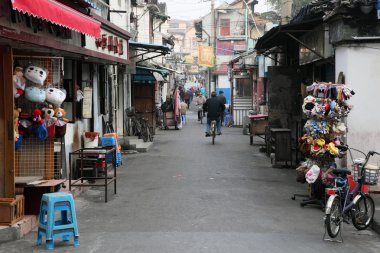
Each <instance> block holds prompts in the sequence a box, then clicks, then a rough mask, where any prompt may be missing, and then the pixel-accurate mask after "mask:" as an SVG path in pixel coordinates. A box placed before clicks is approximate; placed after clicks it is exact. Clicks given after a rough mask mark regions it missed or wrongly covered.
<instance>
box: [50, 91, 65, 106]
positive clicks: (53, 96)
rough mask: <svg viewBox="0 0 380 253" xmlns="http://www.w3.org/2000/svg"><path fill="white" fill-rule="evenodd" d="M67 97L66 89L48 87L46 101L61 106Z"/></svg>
mask: <svg viewBox="0 0 380 253" xmlns="http://www.w3.org/2000/svg"><path fill="white" fill-rule="evenodd" d="M65 99H66V90H64V89H57V88H50V87H49V88H47V89H46V101H47V102H49V103H51V104H53V105H55V106H56V107H60V106H61V104H62V103H63V101H65Z"/></svg>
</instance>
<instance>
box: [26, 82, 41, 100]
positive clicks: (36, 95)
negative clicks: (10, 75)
mask: <svg viewBox="0 0 380 253" xmlns="http://www.w3.org/2000/svg"><path fill="white" fill-rule="evenodd" d="M25 98H26V99H28V100H29V101H30V102H34V103H43V102H45V99H46V92H45V90H44V89H41V88H38V87H35V86H28V87H27V88H26V89H25Z"/></svg>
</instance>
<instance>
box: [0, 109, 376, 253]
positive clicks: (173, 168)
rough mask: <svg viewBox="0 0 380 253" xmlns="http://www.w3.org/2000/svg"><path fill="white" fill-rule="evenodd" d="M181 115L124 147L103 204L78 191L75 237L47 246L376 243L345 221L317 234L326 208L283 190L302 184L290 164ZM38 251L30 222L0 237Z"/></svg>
mask: <svg viewBox="0 0 380 253" xmlns="http://www.w3.org/2000/svg"><path fill="white" fill-rule="evenodd" d="M187 117H188V118H187V120H188V122H187V125H186V126H184V128H183V129H182V130H179V131H176V130H168V131H159V132H158V134H157V135H156V137H155V140H154V141H155V143H154V147H153V148H152V149H151V150H149V152H148V153H139V154H131V155H124V163H123V166H122V167H121V168H119V169H118V194H117V195H115V196H114V195H113V194H112V193H111V192H110V193H109V202H108V203H104V194H103V191H102V190H101V188H100V189H96V190H94V189H90V190H88V191H87V192H85V193H84V194H82V195H81V196H79V197H77V198H76V201H75V202H76V205H77V216H78V222H79V232H80V244H81V245H80V246H79V247H78V248H74V247H73V246H72V242H70V243H62V242H59V241H57V242H56V243H55V248H56V250H55V251H54V252H85V253H88V252H102V253H105V252H112V253H116V252H132V253H148V252H149V253H171V252H181V253H190V252H194V253H199V252H205V253H213V252H224V253H245V252H247V253H248V252H249V253H251V252H274V253H275V252H276V253H277V252H281V253H284V252H290V253H298V252H308V253H313V252H316V253H317V252H318V253H320V252H329V253H333V252H345V253H348V252H352V253H353V252H362V253H364V252H374V253H375V252H380V238H379V236H378V235H376V234H375V233H374V232H372V231H369V230H368V231H356V230H355V229H354V228H353V226H352V225H345V226H344V228H343V238H344V243H332V242H325V241H323V240H322V237H323V233H324V228H323V216H324V214H323V212H321V211H320V210H319V209H318V208H314V207H305V208H301V207H300V206H299V202H298V200H296V201H292V200H291V199H290V197H291V195H292V194H293V193H304V192H305V190H306V186H305V185H300V184H298V183H296V182H295V172H294V170H292V169H274V168H272V167H271V165H270V161H269V159H268V158H267V157H266V156H265V155H264V154H262V153H260V152H259V151H258V150H259V146H258V145H254V146H250V145H249V138H248V136H246V135H242V129H240V128H224V129H223V135H222V136H217V138H216V143H215V145H212V144H211V139H210V138H205V137H204V127H205V125H201V124H200V123H199V122H197V121H196V113H195V112H191V111H190V112H189V113H188V116H187ZM254 143H255V144H258V143H262V140H261V139H259V138H257V139H255V140H254ZM41 251H45V244H44V243H43V245H42V246H36V231H35V230H34V231H33V232H31V233H30V234H28V235H27V236H26V237H25V238H23V239H21V240H18V241H13V242H9V243H5V244H2V245H0V252H7V253H10V252H41Z"/></svg>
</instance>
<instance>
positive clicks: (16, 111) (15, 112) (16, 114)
mask: <svg viewBox="0 0 380 253" xmlns="http://www.w3.org/2000/svg"><path fill="white" fill-rule="evenodd" d="M20 112H21V108H17V109H14V110H13V130H14V132H15V133H14V136H15V141H18V138H19V131H18V126H19V118H18V117H19V116H20Z"/></svg>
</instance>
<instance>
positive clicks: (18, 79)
mask: <svg viewBox="0 0 380 253" xmlns="http://www.w3.org/2000/svg"><path fill="white" fill-rule="evenodd" d="M25 84H26V79H25V78H24V73H23V69H22V67H20V66H17V67H15V70H14V72H13V92H14V97H15V98H19V97H20V96H21V95H22V94H24V90H25Z"/></svg>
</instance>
